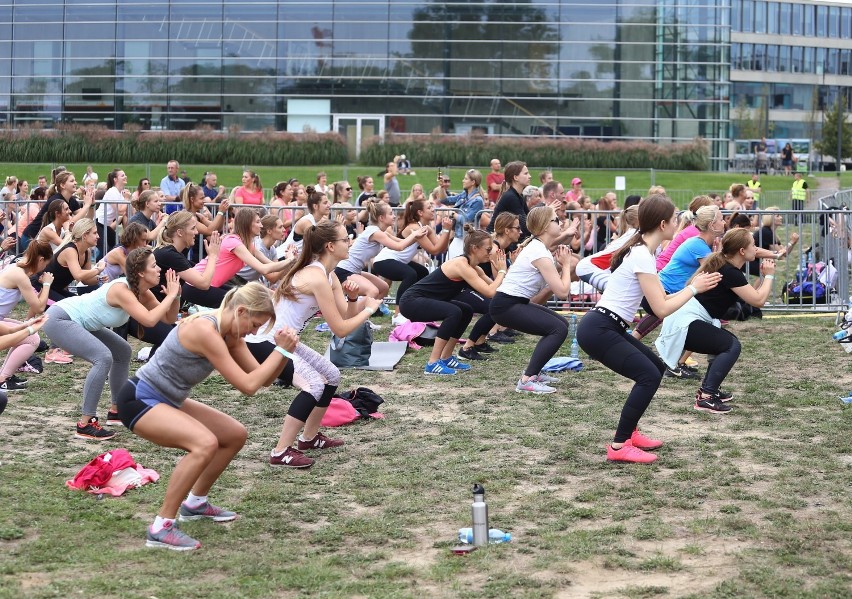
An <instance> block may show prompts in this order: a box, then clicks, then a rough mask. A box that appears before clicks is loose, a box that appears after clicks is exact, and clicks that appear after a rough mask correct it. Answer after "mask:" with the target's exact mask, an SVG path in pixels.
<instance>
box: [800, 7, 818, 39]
mask: <svg viewBox="0 0 852 599" xmlns="http://www.w3.org/2000/svg"><path fill="white" fill-rule="evenodd" d="M815 13H816V11H815V10H814V6H813V5H811V4H803V5H802V14H803V16H804V34H805V35H807V36H813V35H815V31H816V29H815V25H814V23H815V18H816V16H815Z"/></svg>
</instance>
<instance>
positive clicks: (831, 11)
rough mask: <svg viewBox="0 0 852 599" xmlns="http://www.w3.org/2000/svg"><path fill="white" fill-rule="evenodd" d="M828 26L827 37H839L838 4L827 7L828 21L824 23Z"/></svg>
mask: <svg viewBox="0 0 852 599" xmlns="http://www.w3.org/2000/svg"><path fill="white" fill-rule="evenodd" d="M826 26H827V28H828V37H839V36H840V7H839V6H830V7H829V8H828V22H827V23H826Z"/></svg>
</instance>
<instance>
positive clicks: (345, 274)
mask: <svg viewBox="0 0 852 599" xmlns="http://www.w3.org/2000/svg"><path fill="white" fill-rule="evenodd" d="M334 274H336V275H337V278H338V280H339V281H340V284H341V285H342V284H343V283H345V282H346V279H348V278H349V277H351V276H352V275H354V274H357V273H354V272H349V271H348V270H345V269H343V268H340V267H339V266H338V267H336V268H335V269H334Z"/></svg>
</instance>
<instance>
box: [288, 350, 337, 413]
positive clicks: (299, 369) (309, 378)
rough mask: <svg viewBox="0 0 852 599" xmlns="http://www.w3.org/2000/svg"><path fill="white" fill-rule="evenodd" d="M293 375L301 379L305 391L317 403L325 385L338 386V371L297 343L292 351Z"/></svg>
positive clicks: (335, 367) (322, 358) (315, 353)
mask: <svg viewBox="0 0 852 599" xmlns="http://www.w3.org/2000/svg"><path fill="white" fill-rule="evenodd" d="M293 353H294V354H295V356H296V359H295V360H293V374H294V376H295V375H299V376H300V377H302V379H303V380H304V382H306V383H307V387H308V388H307V389H305V391H307V392H308V393H310V394H311V395H313V396H314V399H316V400H317V401H319V400H320V398H321V397H322V393H323V390H324V389H325V386H326V385H331V386H333V387H337V386H338V385H339V384H340V370H339V369H338V368H337V366H335V365H334V364H332V363H331V362H329V361H328V360H326V359H325V357H324V356H322V355H320V354H319V353H317V352H315V351H314V350H313V349H311V348H310V347H308V346H307V345H305V344H304V343H299V344H298V345H297V346H296V349H295V350H294V351H293Z"/></svg>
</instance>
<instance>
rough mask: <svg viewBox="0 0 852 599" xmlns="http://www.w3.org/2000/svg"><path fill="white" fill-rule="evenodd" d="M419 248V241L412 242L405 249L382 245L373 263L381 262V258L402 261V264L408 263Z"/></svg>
mask: <svg viewBox="0 0 852 599" xmlns="http://www.w3.org/2000/svg"><path fill="white" fill-rule="evenodd" d="M419 249H420V244H419V243H412V244H411V245H410V246H408V247H407V248H405V249H402V250H399V251H397V250H392V249H390V248H389V247H383V248H382V249H381V251H380V252H379V253H378V255H377V256H376V258H375V260H373V263H374V264H375V263H376V262H382V261H383V260H396V261H397V262H402V263H403V264H408V263H409V262H411V261H412V260H414V256H416V255H417V250H419Z"/></svg>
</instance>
